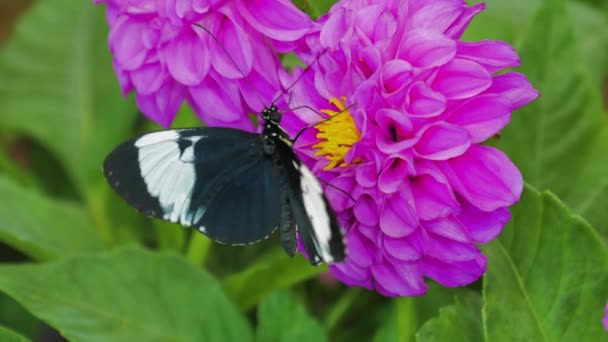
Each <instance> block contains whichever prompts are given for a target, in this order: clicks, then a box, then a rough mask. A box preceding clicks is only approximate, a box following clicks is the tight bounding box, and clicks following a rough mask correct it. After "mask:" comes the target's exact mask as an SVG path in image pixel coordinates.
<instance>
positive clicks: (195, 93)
mask: <svg viewBox="0 0 608 342" xmlns="http://www.w3.org/2000/svg"><path fill="white" fill-rule="evenodd" d="M190 94H191V96H192V99H193V100H194V102H195V103H196V105H197V106H198V107H197V108H198V109H199V110H200V113H199V112H197V114H200V116H201V119H203V120H206V119H209V118H215V119H219V120H221V121H223V122H231V121H237V120H239V119H240V118H242V117H243V107H242V105H241V98H240V95H239V89H238V84H237V83H236V81H232V82H231V81H228V80H225V81H223V82H222V84H221V86H220V84H219V82H217V81H216V80H215V79H214V78H213V77H207V78H206V79H205V81H203V82H202V83H201V84H199V85H198V86H196V87H192V88H190Z"/></svg>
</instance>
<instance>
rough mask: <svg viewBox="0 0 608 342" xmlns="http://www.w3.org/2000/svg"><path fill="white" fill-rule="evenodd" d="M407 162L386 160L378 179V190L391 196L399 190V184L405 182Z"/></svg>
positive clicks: (393, 159) (398, 159)
mask: <svg viewBox="0 0 608 342" xmlns="http://www.w3.org/2000/svg"><path fill="white" fill-rule="evenodd" d="M408 169H409V165H408V161H407V160H405V159H403V158H397V157H391V158H388V159H387V160H386V161H385V163H384V167H383V168H382V172H381V173H380V176H379V177H378V188H379V189H380V191H382V192H384V193H385V194H391V193H393V192H395V191H397V190H398V189H399V187H400V186H401V184H402V183H403V182H404V181H406V180H407V176H408Z"/></svg>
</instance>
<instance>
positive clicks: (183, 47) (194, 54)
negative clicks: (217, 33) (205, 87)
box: [163, 33, 210, 86]
mask: <svg viewBox="0 0 608 342" xmlns="http://www.w3.org/2000/svg"><path fill="white" fill-rule="evenodd" d="M163 51H164V55H165V59H166V62H167V69H169V72H170V73H171V76H173V78H175V79H176V80H177V81H178V82H180V83H181V84H183V85H186V86H195V85H198V84H199V83H201V81H202V80H203V79H204V78H205V77H206V76H207V73H208V72H209V63H210V60H209V52H208V51H209V48H208V47H207V46H206V44H205V43H204V42H203V41H202V40H201V39H200V38H199V37H198V36H197V35H196V34H194V33H188V34H183V35H180V36H177V37H175V38H174V39H173V40H172V41H170V42H169V44H167V46H166V47H165V48H164V49H163Z"/></svg>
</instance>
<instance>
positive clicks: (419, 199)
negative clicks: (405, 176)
mask: <svg viewBox="0 0 608 342" xmlns="http://www.w3.org/2000/svg"><path fill="white" fill-rule="evenodd" d="M411 186H412V193H413V195H414V201H415V203H416V213H417V214H418V216H419V217H420V219H422V220H434V219H436V218H440V217H446V216H448V215H450V214H453V213H456V212H457V211H458V210H459V205H458V202H457V201H456V198H455V197H454V194H453V193H452V191H451V190H450V188H449V187H448V186H447V185H446V184H443V183H439V182H438V181H436V180H435V179H434V178H433V177H431V176H427V175H423V176H419V177H416V178H415V179H414V180H413V181H412V182H411Z"/></svg>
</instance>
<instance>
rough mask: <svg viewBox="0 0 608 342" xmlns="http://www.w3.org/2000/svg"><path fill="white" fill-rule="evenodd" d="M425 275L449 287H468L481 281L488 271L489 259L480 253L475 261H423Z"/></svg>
mask: <svg viewBox="0 0 608 342" xmlns="http://www.w3.org/2000/svg"><path fill="white" fill-rule="evenodd" d="M423 260H424V261H423V263H422V264H421V266H420V267H421V269H423V270H424V275H425V276H427V277H429V278H431V279H433V280H435V281H436V282H438V283H440V284H441V285H444V286H448V287H456V286H464V285H468V284H470V283H472V282H474V281H476V280H477V279H479V278H480V277H481V276H482V275H483V274H484V273H485V271H486V265H487V263H488V260H487V258H486V257H485V256H484V255H483V254H481V253H479V254H477V256H476V257H475V259H473V260H468V261H462V262H445V261H441V260H438V259H435V258H431V257H426V258H424V259H423Z"/></svg>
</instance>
